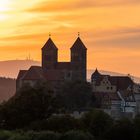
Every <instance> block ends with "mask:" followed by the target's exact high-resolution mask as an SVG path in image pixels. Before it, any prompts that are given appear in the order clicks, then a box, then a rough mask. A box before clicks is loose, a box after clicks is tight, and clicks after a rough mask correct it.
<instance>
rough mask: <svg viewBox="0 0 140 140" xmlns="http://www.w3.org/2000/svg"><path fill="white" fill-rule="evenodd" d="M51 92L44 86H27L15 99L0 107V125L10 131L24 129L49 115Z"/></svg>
mask: <svg viewBox="0 0 140 140" xmlns="http://www.w3.org/2000/svg"><path fill="white" fill-rule="evenodd" d="M50 91H51V90H50V89H49V88H48V87H47V86H45V84H43V85H39V86H36V87H35V88H33V87H30V86H28V85H25V86H24V87H22V88H21V90H20V91H18V93H16V95H15V96H14V97H12V98H11V99H10V100H9V101H8V102H6V103H5V104H3V105H1V107H0V124H1V126H3V127H5V128H8V129H14V128H15V129H16V128H23V127H25V126H26V125H29V123H30V122H32V121H35V120H39V119H44V118H46V117H47V116H48V115H49V107H50V103H51V100H52V96H53V95H52V93H51V92H50Z"/></svg>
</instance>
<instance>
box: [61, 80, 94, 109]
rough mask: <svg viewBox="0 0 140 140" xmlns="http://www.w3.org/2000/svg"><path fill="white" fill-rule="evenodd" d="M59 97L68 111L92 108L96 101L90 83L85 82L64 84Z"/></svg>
mask: <svg viewBox="0 0 140 140" xmlns="http://www.w3.org/2000/svg"><path fill="white" fill-rule="evenodd" d="M59 96H61V101H62V102H63V104H64V106H65V108H66V110H73V109H80V108H87V107H91V105H92V102H93V99H94V97H93V94H92V88H91V85H90V83H87V82H83V81H74V82H66V83H64V85H63V86H62V88H61V92H60V93H59Z"/></svg>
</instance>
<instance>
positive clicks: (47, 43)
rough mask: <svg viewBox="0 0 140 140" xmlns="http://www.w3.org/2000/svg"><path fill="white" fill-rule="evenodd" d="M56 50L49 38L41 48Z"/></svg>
mask: <svg viewBox="0 0 140 140" xmlns="http://www.w3.org/2000/svg"><path fill="white" fill-rule="evenodd" d="M46 48H47V49H56V50H57V49H58V48H57V47H56V45H55V44H54V42H53V41H52V39H51V38H49V39H48V41H47V42H46V43H45V45H44V46H43V47H42V49H46Z"/></svg>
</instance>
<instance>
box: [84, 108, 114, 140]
mask: <svg viewBox="0 0 140 140" xmlns="http://www.w3.org/2000/svg"><path fill="white" fill-rule="evenodd" d="M81 119H82V121H83V122H84V124H85V127H86V128H87V130H88V131H89V132H90V133H91V134H93V136H95V137H97V138H98V137H103V136H104V135H105V134H106V133H107V132H108V130H110V129H111V127H112V125H113V119H112V118H111V117H110V116H109V115H108V114H106V113H104V112H103V111H101V110H92V111H90V112H88V113H86V114H85V115H84V116H83V117H82V118H81Z"/></svg>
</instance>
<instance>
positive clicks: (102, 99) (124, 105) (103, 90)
mask: <svg viewBox="0 0 140 140" xmlns="http://www.w3.org/2000/svg"><path fill="white" fill-rule="evenodd" d="M91 85H92V90H93V93H94V94H95V96H96V98H97V100H98V102H99V103H100V108H102V109H103V110H104V111H105V112H106V113H108V114H109V115H111V116H112V117H113V118H115V119H119V118H121V117H123V116H125V117H130V118H133V117H134V116H135V115H136V114H137V113H136V107H137V104H136V100H135V94H134V86H135V83H134V82H133V80H132V79H131V78H130V77H128V76H110V75H103V74H101V73H99V71H98V70H97V69H96V70H95V72H94V73H93V74H92V76H91Z"/></svg>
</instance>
